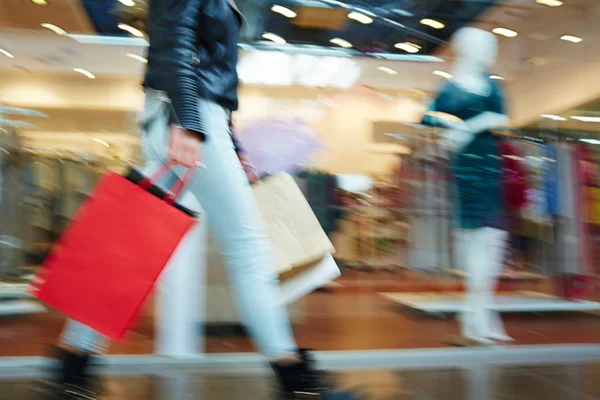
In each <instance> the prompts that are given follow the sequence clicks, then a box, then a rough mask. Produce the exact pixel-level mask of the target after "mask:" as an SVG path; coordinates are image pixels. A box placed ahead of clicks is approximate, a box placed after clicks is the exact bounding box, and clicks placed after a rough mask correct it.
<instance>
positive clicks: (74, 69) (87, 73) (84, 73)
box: [73, 68, 96, 79]
mask: <svg viewBox="0 0 600 400" xmlns="http://www.w3.org/2000/svg"><path fill="white" fill-rule="evenodd" d="M73 71H75V72H79V73H80V74H82V75H85V76H87V77H88V78H90V79H96V76H95V75H94V74H92V73H91V72H90V71H87V70H85V69H83V68H73Z"/></svg>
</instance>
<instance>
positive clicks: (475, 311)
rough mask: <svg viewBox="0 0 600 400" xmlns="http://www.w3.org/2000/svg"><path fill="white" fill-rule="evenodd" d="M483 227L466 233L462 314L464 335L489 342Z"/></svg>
mask: <svg viewBox="0 0 600 400" xmlns="http://www.w3.org/2000/svg"><path fill="white" fill-rule="evenodd" d="M482 233H483V231H482V230H481V229H478V230H473V231H470V232H466V233H464V237H463V239H464V240H465V242H464V243H465V248H464V252H465V256H464V261H465V272H466V278H465V284H466V293H465V303H464V309H463V311H462V313H461V315H460V322H461V328H462V335H463V337H465V338H467V339H469V340H474V341H476V342H481V343H488V342H490V341H489V340H486V339H485V332H484V331H483V330H482V321H483V320H484V312H485V311H484V310H485V307H486V305H485V304H484V302H485V301H488V299H487V296H485V294H484V292H485V290H486V285H485V281H486V278H485V275H486V271H485V270H486V265H485V261H484V260H485V248H486V240H485V239H486V236H485V235H484V234H482Z"/></svg>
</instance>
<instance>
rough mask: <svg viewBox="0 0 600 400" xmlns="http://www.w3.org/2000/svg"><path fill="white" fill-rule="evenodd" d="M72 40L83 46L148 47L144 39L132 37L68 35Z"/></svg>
mask: <svg viewBox="0 0 600 400" xmlns="http://www.w3.org/2000/svg"><path fill="white" fill-rule="evenodd" d="M68 36H69V37H70V38H71V39H74V40H75V41H77V42H79V43H83V44H102V45H105V46H127V47H148V46H149V45H148V42H147V41H146V39H144V38H138V37H132V36H99V35H74V34H69V35H68Z"/></svg>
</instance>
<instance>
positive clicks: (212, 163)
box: [62, 90, 297, 357]
mask: <svg viewBox="0 0 600 400" xmlns="http://www.w3.org/2000/svg"><path fill="white" fill-rule="evenodd" d="M164 98H166V96H165V94H164V93H162V92H159V91H155V90H147V92H146V104H145V106H144V113H143V116H142V121H141V123H142V125H143V131H144V132H143V147H144V153H145V154H146V157H147V160H148V162H147V164H146V165H145V167H144V172H146V173H149V172H152V171H154V170H156V168H158V166H160V165H161V163H163V162H164V160H165V158H166V149H167V140H168V136H167V133H168V130H167V128H168V123H169V120H168V118H169V117H168V110H169V107H170V104H169V103H166V102H165V101H164ZM199 107H201V110H200V111H201V112H202V113H203V114H204V115H205V118H206V121H207V127H208V132H207V136H208V139H207V141H206V143H205V144H204V148H203V157H204V163H205V164H206V168H204V169H199V170H198V171H197V175H196V178H195V179H194V181H193V182H192V183H191V184H190V187H189V190H188V191H187V192H186V193H185V194H184V195H183V196H182V199H181V200H180V202H181V203H182V204H183V205H186V206H191V208H197V203H198V202H199V203H200V205H201V206H202V209H203V211H204V213H205V218H204V219H203V220H206V221H207V222H208V225H209V228H210V229H212V231H213V233H214V236H215V238H216V240H217V242H218V244H219V247H220V249H221V251H222V256H223V260H224V262H225V264H226V266H227V269H228V276H229V280H230V284H231V286H232V288H233V292H234V295H235V297H236V302H237V308H238V310H239V312H240V315H241V318H242V320H243V322H244V323H245V325H246V327H247V328H248V330H249V332H250V334H251V336H252V337H253V338H254V340H255V341H256V343H257V345H258V348H259V350H260V352H261V353H262V354H264V355H265V356H267V357H278V356H281V355H285V354H288V353H292V352H295V351H296V348H297V346H296V344H295V342H294V339H293V335H292V331H291V326H290V322H289V318H288V315H287V312H286V310H285V307H284V305H283V304H282V302H281V300H280V297H281V296H280V292H279V284H278V281H277V276H276V275H275V274H274V273H273V272H271V271H272V268H271V266H272V264H273V262H274V257H273V252H272V250H271V247H270V242H269V240H268V237H267V235H266V232H265V230H264V228H263V225H262V221H261V217H260V214H259V211H258V208H257V206H256V204H255V202H254V197H253V195H252V191H251V188H250V185H249V184H248V180H247V178H246V175H245V173H244V171H243V168H242V166H241V164H240V162H239V160H238V158H237V155H236V153H235V150H234V146H233V142H232V139H231V133H230V130H229V114H228V111H227V110H225V109H223V108H222V107H221V106H219V105H217V104H215V103H213V102H210V101H207V100H199ZM176 172H177V173H178V174H181V173H182V170H181V168H180V167H178V168H176ZM175 179H176V177H175V176H174V174H172V176H171V177H169V179H167V181H165V182H161V184H163V185H164V186H168V185H170V184H171V183H172V182H173V181H174V180H175ZM194 197H195V199H194ZM196 199H197V201H196ZM194 205H196V207H194ZM191 236H192V237H194V235H191ZM188 239H189V237H188ZM181 246H194V243H193V242H191V241H190V240H186V239H184V240H183V241H182V244H181V245H180V247H181ZM196 247H197V246H196ZM198 253H199V252H197V251H196V252H194V251H193V248H187V249H178V250H177V251H176V255H175V256H174V257H173V259H172V260H171V262H170V264H169V265H168V266H167V268H166V269H167V270H166V271H165V274H166V275H168V274H169V270H170V269H173V268H177V267H178V266H177V264H178V263H181V262H185V263H196V264H197V265H201V264H202V262H201V261H202V260H198V259H197V257H198V256H203V255H202V254H198ZM181 255H189V257H188V258H186V257H181ZM192 284H193V283H192ZM201 290H202V289H201V288H198V291H201ZM198 301H200V300H198ZM174 323H177V321H174ZM62 341H63V343H65V344H68V345H70V346H73V347H75V348H78V349H80V350H83V351H90V352H102V351H104V349H105V346H106V344H105V343H106V341H105V339H104V338H103V337H102V336H101V335H100V334H98V333H97V332H95V331H93V330H92V329H91V328H88V327H87V326H85V325H82V324H80V323H78V322H76V321H72V320H70V321H68V323H67V326H66V327H65V330H64V332H63V335H62Z"/></svg>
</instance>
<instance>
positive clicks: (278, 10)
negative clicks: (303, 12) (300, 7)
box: [271, 4, 298, 18]
mask: <svg viewBox="0 0 600 400" xmlns="http://www.w3.org/2000/svg"><path fill="white" fill-rule="evenodd" d="M271 11H273V12H276V13H277V14H281V15H283V16H284V17H288V18H296V16H297V15H298V14H296V12H295V11H294V10H290V9H289V8H287V7H283V6H279V5H277V4H275V5H274V6H273V7H271Z"/></svg>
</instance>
